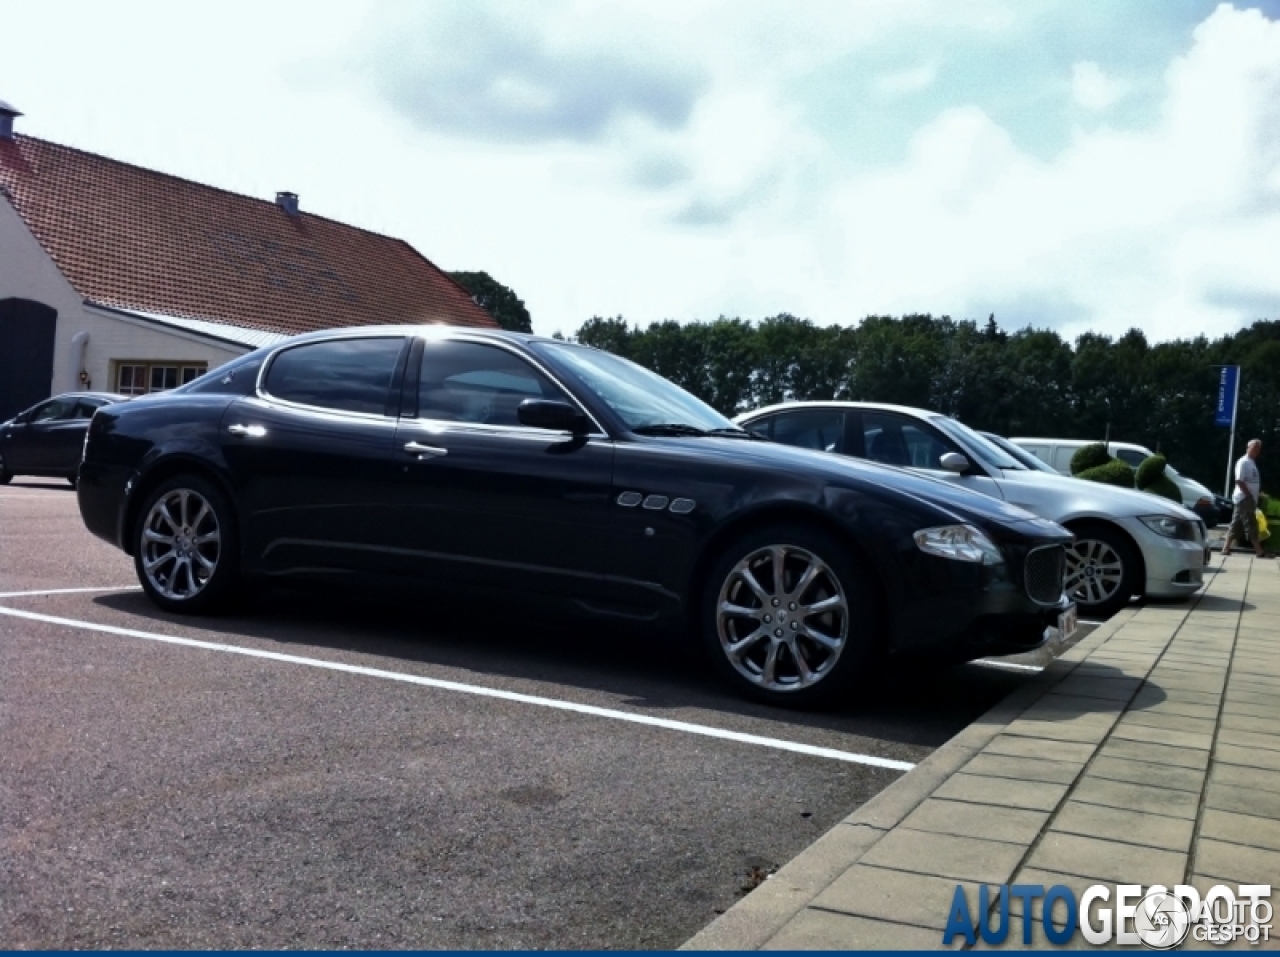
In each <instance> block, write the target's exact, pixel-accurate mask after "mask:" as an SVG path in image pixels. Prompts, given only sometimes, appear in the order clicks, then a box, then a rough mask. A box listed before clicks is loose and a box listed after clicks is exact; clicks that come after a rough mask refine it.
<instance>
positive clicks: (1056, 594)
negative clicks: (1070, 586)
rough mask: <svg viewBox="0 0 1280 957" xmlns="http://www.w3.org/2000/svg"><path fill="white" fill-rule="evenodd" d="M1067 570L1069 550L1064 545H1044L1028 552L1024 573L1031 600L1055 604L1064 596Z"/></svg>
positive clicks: (1044, 603)
mask: <svg viewBox="0 0 1280 957" xmlns="http://www.w3.org/2000/svg"><path fill="white" fill-rule="evenodd" d="M1066 570H1067V550H1066V548H1065V547H1064V546H1062V545H1042V546H1041V547H1040V548H1033V549H1032V550H1031V551H1029V552H1027V563H1026V566H1025V568H1024V571H1023V575H1024V578H1025V581H1026V583H1027V594H1028V595H1030V596H1031V600H1032V601H1038V602H1040V603H1041V604H1043V605H1052V604H1055V603H1056V602H1057V601H1058V599H1059V598H1061V597H1062V591H1063V586H1064V583H1065V581H1066Z"/></svg>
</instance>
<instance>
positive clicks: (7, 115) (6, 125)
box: [0, 100, 22, 140]
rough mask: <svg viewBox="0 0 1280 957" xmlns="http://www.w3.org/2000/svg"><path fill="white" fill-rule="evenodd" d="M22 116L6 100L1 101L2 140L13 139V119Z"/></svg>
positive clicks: (0, 134) (0, 133) (0, 135)
mask: <svg viewBox="0 0 1280 957" xmlns="http://www.w3.org/2000/svg"><path fill="white" fill-rule="evenodd" d="M21 115H22V114H21V113H19V112H18V111H17V110H15V109H14V108H13V107H12V106H10V105H9V104H8V103H6V102H5V101H4V100H0V140H11V139H13V118H14V117H15V116H21Z"/></svg>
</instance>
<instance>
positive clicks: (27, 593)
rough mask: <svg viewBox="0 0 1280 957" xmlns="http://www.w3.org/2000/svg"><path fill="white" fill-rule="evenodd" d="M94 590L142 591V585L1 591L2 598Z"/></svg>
mask: <svg viewBox="0 0 1280 957" xmlns="http://www.w3.org/2000/svg"><path fill="white" fill-rule="evenodd" d="M93 591H142V586H141V585H117V586H116V587H115V588H37V589H36V590H35V591H5V592H0V598H28V597H31V596H34V595H75V594H80V593H82V592H93Z"/></svg>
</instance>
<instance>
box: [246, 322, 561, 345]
mask: <svg viewBox="0 0 1280 957" xmlns="http://www.w3.org/2000/svg"><path fill="white" fill-rule="evenodd" d="M453 335H465V336H466V337H467V338H471V339H493V340H497V341H502V340H506V341H508V342H523V343H529V342H562V341H563V340H560V339H553V338H551V337H550V336H536V335H533V334H532V333H527V332H509V331H507V330H506V329H476V328H474V327H472V326H450V325H446V324H444V323H388V324H386V325H381V326H338V327H337V328H334V329H320V330H317V331H316V332H305V333H302V334H301V335H297V336H290V337H289V338H288V339H282V340H280V341H279V342H273V343H272V344H271V345H269V346H267V347H266V348H268V349H276V348H279V347H280V346H283V345H295V344H297V343H301V342H310V341H312V340H317V339H333V338H348V337H351V338H361V337H365V336H418V337H421V338H432V337H435V336H440V337H449V336H453Z"/></svg>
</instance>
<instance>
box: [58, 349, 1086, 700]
mask: <svg viewBox="0 0 1280 957" xmlns="http://www.w3.org/2000/svg"><path fill="white" fill-rule="evenodd" d="M78 496H79V502H80V511H81V514H82V515H83V517H84V521H85V524H86V525H87V526H88V527H89V529H90V530H91V531H92V532H93V533H94V534H96V535H98V536H100V537H102V538H104V539H106V540H108V541H110V542H112V543H113V544H115V545H117V546H118V547H120V548H122V549H124V550H125V551H126V552H128V553H129V554H131V555H132V556H133V558H134V563H135V565H136V568H137V572H138V578H139V580H140V581H141V583H142V587H143V588H144V590H145V591H146V593H147V595H148V596H150V598H151V599H152V600H153V601H154V602H155V603H156V604H157V605H159V606H160V607H162V608H164V609H166V610H169V611H191V612H204V611H209V610H212V609H214V608H215V607H216V606H218V605H219V604H220V603H222V602H223V601H224V600H226V599H227V598H228V597H230V596H231V595H232V594H233V592H234V590H235V589H236V587H237V581H239V580H240V579H242V578H244V577H253V578H255V579H272V578H282V577H284V576H293V577H311V578H314V577H317V576H319V577H322V578H323V577H325V576H330V577H331V576H343V577H344V578H350V579H353V580H363V579H361V578H360V577H361V576H364V577H366V578H367V579H372V580H377V581H379V582H380V583H387V582H397V581H400V582H404V583H406V584H411V583H413V582H415V581H416V582H423V581H427V582H432V583H436V584H442V585H444V586H446V587H448V588H451V589H452V588H475V589H484V590H488V591H497V592H499V593H503V594H527V593H530V592H532V593H536V595H538V596H540V597H542V598H548V597H550V598H554V599H557V600H563V601H564V602H567V603H569V604H571V605H574V606H576V607H577V608H578V609H580V610H583V611H586V612H590V613H594V614H598V615H601V616H620V617H624V618H628V619H632V620H652V621H654V622H659V623H667V624H668V625H670V624H676V625H678V626H680V627H687V628H688V629H689V630H690V631H691V632H692V634H693V635H695V636H696V637H697V638H698V639H699V640H700V641H702V642H703V643H704V644H705V645H706V647H707V649H708V651H709V652H710V653H711V655H712V657H713V659H714V661H715V662H716V667H717V668H718V670H719V671H720V672H721V673H722V674H723V675H724V676H725V677H726V678H727V679H728V680H729V681H731V682H733V683H736V684H737V685H738V686H739V688H740V689H742V690H744V691H745V692H747V693H748V694H752V695H754V696H756V697H758V698H761V699H763V700H766V701H770V702H773V703H778V704H811V703H814V702H815V701H817V700H819V699H826V698H830V697H831V696H833V695H835V694H837V693H839V692H840V691H841V690H842V689H844V688H846V687H848V686H849V684H850V682H852V681H853V680H855V679H857V678H858V677H859V676H860V675H862V674H864V673H866V671H867V670H868V669H869V668H870V666H871V665H872V664H873V663H874V662H875V661H876V659H877V658H878V657H879V656H881V655H883V654H896V653H906V652H925V653H927V654H932V655H936V656H938V657H940V658H946V659H948V660H960V659H963V658H972V657H978V656H980V655H985V654H992V653H1009V652H1014V651H1022V650H1026V649H1028V648H1032V647H1035V646H1036V645H1038V644H1040V643H1041V642H1042V641H1043V640H1044V635H1045V629H1046V626H1050V625H1054V624H1056V623H1057V621H1058V618H1059V615H1060V614H1063V613H1064V612H1069V610H1070V606H1069V603H1068V602H1067V601H1066V599H1064V597H1063V564H1064V543H1066V542H1068V541H1069V540H1070V538H1071V536H1070V533H1068V532H1067V531H1065V530H1064V529H1062V528H1061V527H1059V526H1058V525H1055V524H1053V523H1052V522H1047V521H1044V520H1042V519H1038V518H1035V517H1034V516H1032V515H1030V514H1029V513H1027V512H1024V511H1021V510H1020V509H1017V508H1014V507H1012V506H1007V505H1005V504H1003V503H1001V502H999V501H996V500H995V499H991V498H988V497H986V496H982V495H977V494H974V493H970V492H967V491H965V490H963V489H957V488H954V487H952V486H949V485H947V484H945V483H941V482H937V481H934V480H932V479H929V478H927V477H923V476H917V475H913V474H911V473H909V472H905V471H900V470H898V469H894V468H889V467H885V466H880V465H875V464H870V463H864V462H857V461H853V460H850V459H842V458H837V457H835V456H830V455H823V454H821V453H815V452H808V451H805V450H802V449H795V448H790V447H787V446H783V445H776V444H774V443H771V442H769V441H767V440H762V439H760V438H758V437H756V436H753V435H752V434H751V433H748V432H745V431H743V430H742V429H740V428H738V427H737V426H735V425H733V424H732V423H731V422H730V421H728V420H727V419H725V418H724V417H723V416H721V415H720V414H719V413H718V412H715V411H714V410H712V409H711V408H709V407H708V406H706V405H705V404H703V403H702V402H701V401H699V400H698V399H696V398H694V397H693V396H691V395H689V394H688V393H686V392H684V391H683V390H681V389H680V388H678V387H676V386H675V385H673V384H671V383H670V382H668V381H666V380H665V379H662V378H661V377H659V376H657V375H654V374H653V373H651V372H649V371H647V370H645V369H643V368H641V367H639V366H637V365H635V364H633V363H631V362H628V361H626V360H625V359H621V358H618V357H616V356H613V355H610V354H609V353H606V352H601V351H598V350H596V349H592V348H588V347H586V346H582V345H578V344H575V343H570V342H563V341H558V340H552V339H543V338H538V337H534V336H526V335H517V334H509V333H499V332H488V331H476V330H470V329H455V328H449V327H442V326H381V327H365V328H358V329H343V330H331V331H327V332H321V333H313V334H309V335H305V336H300V337H297V338H294V339H290V340H286V341H284V342H282V343H279V344H277V345H274V346H270V347H268V348H265V349H261V350H259V351H257V352H253V353H250V354H249V355H246V356H243V357H241V358H240V359H237V360H235V361H233V362H231V363H228V364H227V365H225V366H223V367H221V368H220V369H216V370H213V371H212V372H211V373H210V374H208V375H206V376H204V377H203V378H200V379H198V380H196V381H195V382H192V383H190V384H189V385H185V386H182V387H181V388H178V389H175V390H173V391H172V392H167V393H164V394H162V395H156V396H145V397H142V398H139V399H136V400H134V401H132V402H128V403H124V404H121V405H112V406H107V407H105V408H103V409H100V410H99V411H98V412H97V414H96V415H95V416H94V418H93V423H92V425H91V427H90V430H89V436H88V441H87V442H86V445H85V453H84V461H83V463H82V464H81V468H80V485H79V491H78Z"/></svg>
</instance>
